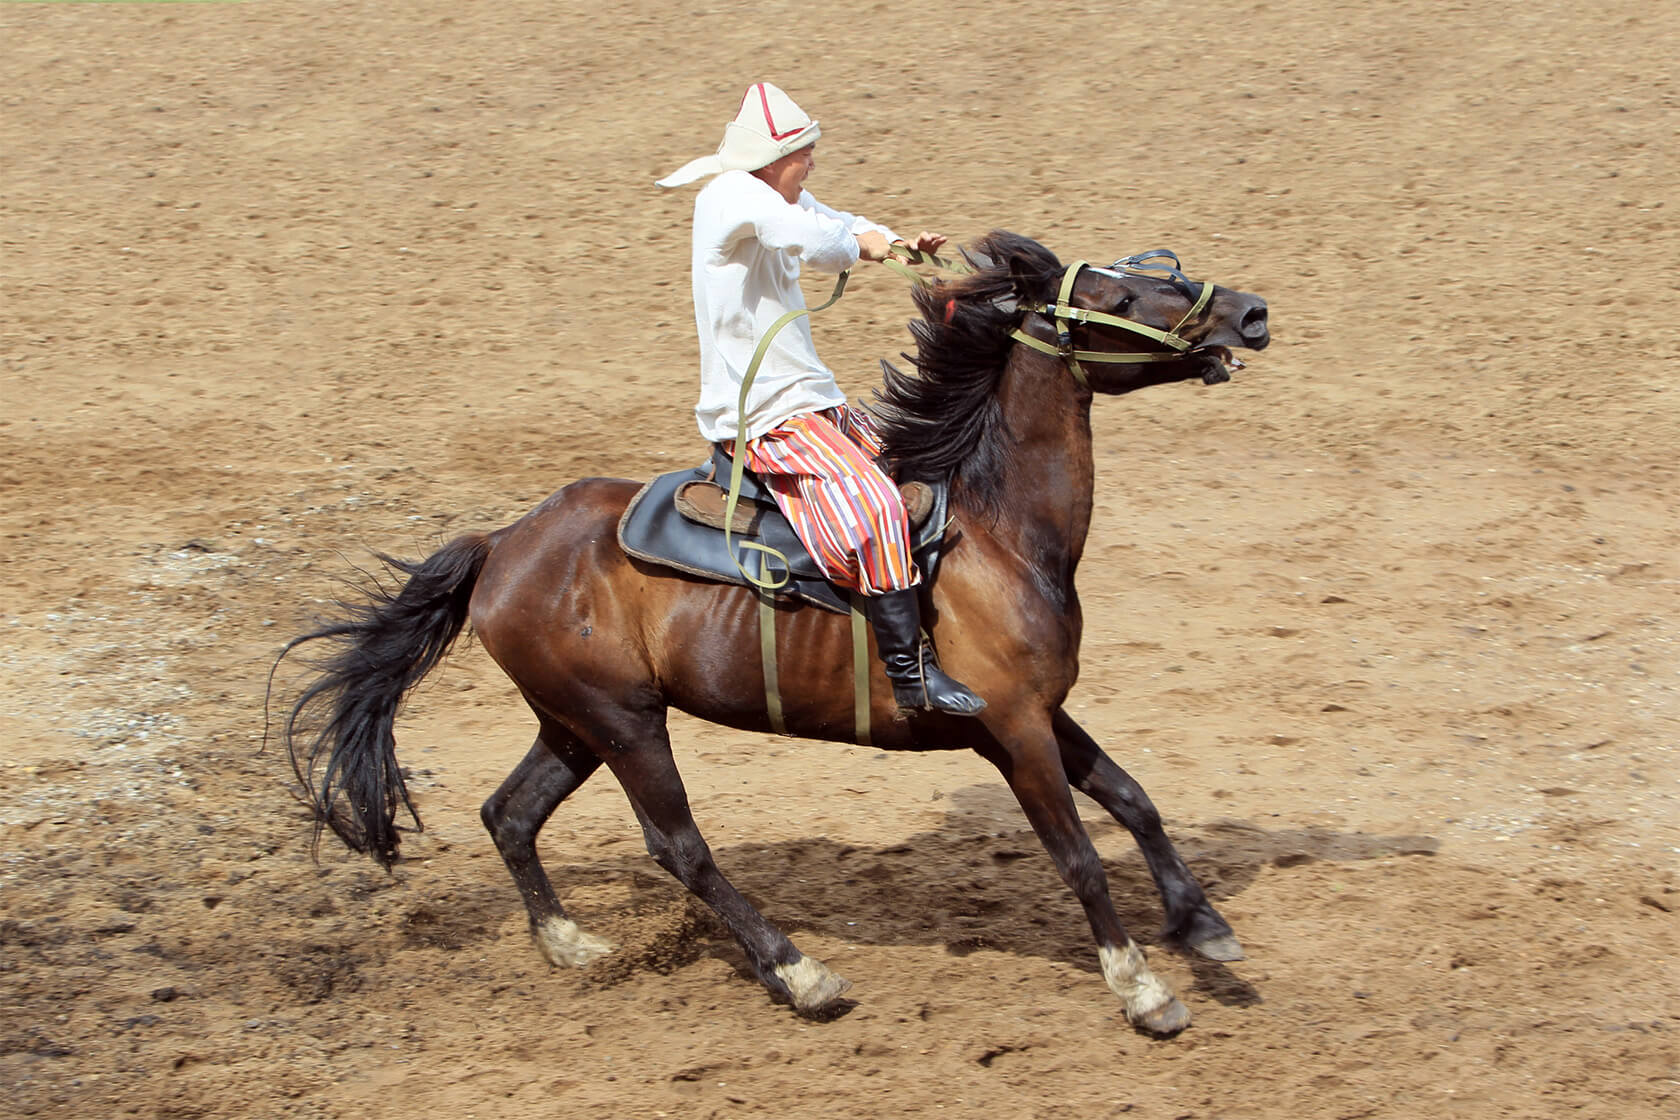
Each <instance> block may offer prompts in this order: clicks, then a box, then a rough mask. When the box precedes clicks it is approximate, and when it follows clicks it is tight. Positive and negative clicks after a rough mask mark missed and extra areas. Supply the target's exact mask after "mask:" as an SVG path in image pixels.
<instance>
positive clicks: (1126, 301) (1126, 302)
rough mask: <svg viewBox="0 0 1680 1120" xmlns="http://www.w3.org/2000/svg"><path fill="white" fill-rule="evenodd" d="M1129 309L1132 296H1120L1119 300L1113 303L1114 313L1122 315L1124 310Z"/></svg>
mask: <svg viewBox="0 0 1680 1120" xmlns="http://www.w3.org/2000/svg"><path fill="white" fill-rule="evenodd" d="M1131 309H1132V297H1131V296H1121V297H1120V302H1119V303H1117V304H1115V305H1114V313H1115V314H1116V315H1124V314H1125V313H1126V312H1128V311H1130V310H1131Z"/></svg>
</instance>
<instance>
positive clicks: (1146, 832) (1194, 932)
mask: <svg viewBox="0 0 1680 1120" xmlns="http://www.w3.org/2000/svg"><path fill="white" fill-rule="evenodd" d="M1054 727H1055V731H1056V743H1057V745H1058V746H1059V747H1060V748H1061V752H1062V768H1063V769H1064V770H1065V771H1066V772H1067V776H1068V781H1069V783H1071V784H1072V786H1073V788H1074V789H1077V790H1078V791H1079V792H1080V793H1083V794H1085V795H1087V796H1088V797H1090V798H1091V799H1092V800H1093V801H1095V802H1096V803H1097V804H1099V805H1101V806H1102V807H1103V808H1104V809H1106V810H1108V813H1109V815H1110V816H1112V817H1113V818H1114V819H1115V820H1117V821H1119V822H1120V823H1121V824H1123V825H1125V826H1126V828H1127V829H1128V830H1129V831H1130V832H1131V834H1132V837H1133V839H1135V840H1136V841H1137V845H1138V848H1139V850H1141V851H1142V852H1143V858H1144V860H1145V861H1146V862H1147V863H1148V864H1149V873H1150V875H1152V876H1154V878H1155V886H1156V889H1158V890H1159V891H1160V892H1161V903H1162V905H1163V906H1164V907H1165V908H1166V915H1167V917H1166V922H1165V924H1164V926H1163V927H1162V931H1161V932H1162V936H1163V937H1165V938H1167V939H1169V940H1173V941H1177V942H1179V943H1180V944H1182V945H1185V946H1188V947H1189V948H1191V949H1194V950H1195V951H1196V952H1198V953H1200V954H1201V955H1202V956H1204V957H1207V958H1208V959H1209V960H1215V961H1240V960H1242V959H1243V951H1242V946H1241V945H1240V944H1238V942H1237V938H1236V935H1235V933H1233V932H1232V930H1231V926H1230V923H1229V922H1227V921H1226V920H1225V919H1224V918H1223V917H1222V916H1221V915H1220V913H1219V911H1217V910H1215V909H1214V908H1213V903H1211V902H1209V901H1208V897H1207V893H1206V892H1205V891H1203V890H1202V885H1201V884H1200V883H1198V882H1197V881H1196V877H1195V875H1193V874H1191V871H1190V868H1189V867H1187V866H1185V863H1184V860H1183V858H1182V857H1180V856H1179V854H1178V849H1177V848H1175V847H1174V846H1173V842H1172V841H1171V840H1170V839H1168V837H1167V833H1166V830H1165V829H1163V828H1162V827H1161V814H1160V813H1159V812H1157V811H1156V809H1155V806H1154V804H1153V803H1152V802H1151V801H1150V800H1149V795H1148V794H1146V793H1144V792H1143V787H1142V786H1140V785H1139V784H1138V783H1137V780H1136V779H1134V778H1133V777H1132V776H1131V775H1130V774H1128V773H1126V771H1125V770H1123V769H1121V767H1120V765H1119V764H1118V763H1116V762H1115V761H1114V760H1113V759H1112V758H1110V757H1109V756H1108V754H1107V753H1106V752H1104V750H1103V749H1102V747H1100V746H1098V745H1097V742H1096V740H1094V739H1092V738H1091V736H1090V735H1088V734H1086V733H1085V730H1084V728H1082V727H1080V726H1079V725H1078V724H1077V723H1075V722H1074V721H1073V718H1072V717H1071V716H1069V715H1068V714H1067V713H1066V712H1065V711H1062V710H1060V709H1058V710H1057V711H1056V713H1055V716H1054Z"/></svg>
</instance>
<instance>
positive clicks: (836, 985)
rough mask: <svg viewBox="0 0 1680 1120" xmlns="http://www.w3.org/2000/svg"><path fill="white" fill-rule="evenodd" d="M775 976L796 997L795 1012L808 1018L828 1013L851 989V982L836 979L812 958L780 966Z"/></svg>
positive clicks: (837, 977) (836, 977) (803, 958)
mask: <svg viewBox="0 0 1680 1120" xmlns="http://www.w3.org/2000/svg"><path fill="white" fill-rule="evenodd" d="M776 975H777V977H779V978H780V979H781V981H782V983H784V984H786V985H787V988H788V992H789V994H791V995H792V996H793V1006H794V1010H796V1011H799V1012H801V1013H803V1014H806V1015H810V1014H813V1013H815V1012H818V1011H823V1010H825V1009H827V1008H828V1007H829V1006H831V1005H832V1004H833V1003H834V1001H835V1000H837V999H839V998H840V997H841V996H843V995H845V994H846V989H847V988H850V987H851V986H852V982H851V981H850V980H846V979H844V978H842V977H839V976H836V975H835V974H834V973H832V972H830V971H829V970H828V968H827V966H825V965H824V964H823V963H822V962H821V961H818V960H813V959H812V958H810V957H800V958H799V959H798V960H796V961H794V962H793V963H792V964H779V965H777V966H776Z"/></svg>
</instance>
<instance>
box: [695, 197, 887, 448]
mask: <svg viewBox="0 0 1680 1120" xmlns="http://www.w3.org/2000/svg"><path fill="white" fill-rule="evenodd" d="M871 230H875V231H879V232H880V233H881V234H882V235H883V236H885V237H886V238H887V240H888V241H893V240H896V239H897V238H896V235H895V234H894V233H893V232H892V231H891V230H889V229H887V228H886V227H885V226H881V225H877V224H876V223H874V222H871V221H869V220H868V219H866V218H861V217H858V216H857V215H855V214H847V213H845V212H844V211H840V210H835V209H833V208H831V207H828V206H824V205H823V204H822V203H820V202H818V201H817V200H816V199H815V198H813V197H811V194H810V192H809V191H801V192H800V194H799V201H798V203H790V202H788V201H787V200H786V199H784V198H783V197H782V196H781V195H780V194H779V193H778V192H777V191H776V190H775V188H773V187H771V186H770V185H769V184H768V183H765V182H763V181H762V180H760V179H757V178H755V177H754V176H753V175H752V174H750V173H749V172H746V171H725V172H724V173H723V174H721V175H718V176H717V177H716V178H714V179H713V180H712V181H711V182H710V183H708V184H706V187H705V189H703V190H702V191H701V192H700V196H699V197H698V198H697V199H695V201H694V252H693V258H692V263H693V269H694V274H693V283H694V324H695V326H696V328H698V330H699V333H700V403H699V404H698V405H697V406H695V409H694V416H695V419H696V420H697V421H699V424H700V434H701V435H703V436H705V437H706V439H708V440H711V441H712V442H717V441H720V440H728V439H734V438H736V436H737V435H738V434H739V433H740V430H741V428H742V427H743V425H742V424H741V423H740V422H739V420H738V418H737V417H736V409H737V406H738V404H739V398H740V395H741V379H742V378H743V377H744V376H745V374H746V372H747V366H748V365H749V364H750V363H751V361H752V355H753V350H754V349H755V348H756V347H757V346H758V342H759V339H760V338H762V337H763V336H764V333H765V332H766V331H768V330H769V329H770V327H771V326H772V325H773V324H774V323H775V322H776V320H777V319H779V318H781V317H782V315H783V313H785V312H788V311H792V310H795V309H797V308H802V307H804V306H805V296H804V293H803V292H801V291H800V289H799V270H800V266H801V265H802V264H809V265H810V266H811V267H812V268H815V269H818V270H820V271H823V272H834V273H838V272H842V271H844V270H845V269H848V268H850V267H851V266H852V265H854V264H856V263H857V260H858V246H857V239H856V237H855V236H854V234H858V233H867V232H869V231H871ZM845 403H846V395H845V394H844V393H843V392H841V391H840V386H839V383H838V382H836V381H835V379H834V373H833V371H831V370H830V369H829V368H828V367H827V366H825V365H823V363H822V359H820V358H818V357H817V350H816V346H815V345H814V344H813V342H812V340H811V319H810V316H808V315H805V316H800V317H799V318H797V319H795V320H794V321H793V322H791V323H789V324H788V325H787V326H785V327H783V328H782V329H781V331H780V332H778V333H777V335H776V337H775V339H774V340H773V341H772V342H771V344H770V349H769V351H768V352H767V353H766V354H765V355H764V361H763V362H762V363H761V364H760V365H759V367H758V373H757V376H756V377H754V379H753V384H752V389H751V390H750V391H749V392H748V395H747V409H746V413H747V415H746V423H745V425H744V427H745V429H746V438H748V439H752V438H755V437H757V436H761V435H763V434H764V433H765V432H767V431H769V430H770V429H771V428H774V427H775V426H776V425H778V424H780V423H782V422H783V421H784V420H786V419H787V418H788V417H790V416H796V415H799V414H800V413H804V412H818V411H821V410H823V409H827V408H833V407H835V406H836V405H841V404H845Z"/></svg>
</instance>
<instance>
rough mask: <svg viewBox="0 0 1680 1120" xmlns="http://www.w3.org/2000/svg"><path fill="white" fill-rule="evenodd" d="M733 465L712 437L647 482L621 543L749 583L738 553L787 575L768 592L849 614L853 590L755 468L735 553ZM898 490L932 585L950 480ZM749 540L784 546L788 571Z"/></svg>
mask: <svg viewBox="0 0 1680 1120" xmlns="http://www.w3.org/2000/svg"><path fill="white" fill-rule="evenodd" d="M733 466H734V463H733V460H731V459H730V457H729V455H728V453H727V452H725V451H724V450H723V448H722V447H720V446H717V445H715V444H714V445H713V447H712V454H711V456H710V458H708V459H707V460H706V461H705V462H703V463H701V464H700V465H699V466H698V467H695V468H693V469H692V470H683V471H672V472H671V473H670V474H662V475H660V476H659V477H657V478H655V479H654V480H653V481H651V482H649V483H648V484H647V485H646V486H643V487H642V488H641V490H639V491H638V492H637V493H636V496H635V497H634V498H631V499H630V505H629V507H628V508H626V509H625V511H624V516H623V517H621V518H619V522H618V544H619V547H620V548H622V549H624V551H625V553H626V554H627V555H629V556H633V557H635V558H636V559H638V560H645V561H647V562H648V563H650V564H658V565H660V566H661V567H666V568H671V569H673V570H675V571H679V572H683V573H686V574H687V575H691V576H696V577H698V578H700V579H705V580H713V581H717V582H721V583H733V584H736V585H738V586H741V587H746V586H748V585H749V581H748V580H747V578H746V577H745V576H743V575H742V574H741V571H740V568H738V567H737V566H736V563H735V561H736V560H737V559H738V560H739V561H740V565H741V567H744V568H746V570H747V571H749V572H752V573H754V574H755V575H757V576H758V577H759V578H760V579H779V578H780V577H781V576H783V575H785V576H787V577H788V580H787V583H786V584H784V585H783V586H781V587H779V588H776V589H775V590H774V591H772V592H770V594H773V595H775V596H777V597H778V598H796V599H802V600H804V601H805V602H807V603H811V604H813V605H814V606H818V607H822V608H823V609H825V610H830V611H834V612H835V613H836V614H849V613H850V612H851V603H850V596H851V593H850V592H849V591H847V590H846V589H845V588H843V587H837V586H835V585H834V584H832V583H830V582H828V580H827V579H825V578H824V577H823V574H822V570H821V569H820V568H818V567H817V562H816V561H815V560H814V559H813V558H812V557H811V554H810V552H809V551H807V550H806V548H805V545H804V544H803V543H801V542H800V540H799V538H798V536H796V535H795V534H794V531H793V526H792V525H790V524H789V523H788V520H787V518H786V517H784V516H783V515H782V511H781V510H780V509H778V508H777V507H776V500H775V498H774V497H773V496H772V495H771V493H770V491H769V490H768V489H766V488H765V486H764V484H763V483H762V482H761V481H760V480H759V479H758V477H757V476H756V475H754V474H753V473H752V472H751V471H746V472H744V473H743V475H742V479H741V497H740V501H739V502H738V503H737V504H736V506H735V520H734V522H733V524H732V526H731V528H730V532H731V534H732V535H733V537H734V544H735V553H736V555H735V556H734V557H731V556H730V554H729V550H728V549H726V548H725V547H724V534H723V513H724V509H725V507H726V505H727V502H728V497H729V477H730V472H731V470H732V468H733ZM899 492H900V493H901V494H903V496H904V505H905V509H906V510H907V511H908V512H909V514H910V553H911V556H912V558H914V560H915V561H916V565H917V567H919V568H920V569H921V571H922V579H923V582H924V583H927V584H931V583H932V582H933V577H934V573H935V571H936V570H937V569H938V566H939V558H940V554H941V552H942V546H943V544H944V541H945V529H946V516H947V508H948V498H949V486H948V485H947V484H946V483H944V482H939V483H926V482H909V483H905V484H903V485H902V486H900V487H899ZM745 541H750V542H753V543H756V544H760V545H763V546H765V547H768V548H773V549H775V550H776V551H777V552H779V553H781V554H782V556H784V557H786V558H787V564H786V568H785V570H784V568H783V566H782V565H781V563H780V562H779V561H777V560H776V559H775V558H774V557H770V556H767V555H766V554H765V553H763V552H760V551H758V550H757V549H753V548H745V547H743V542H745Z"/></svg>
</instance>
